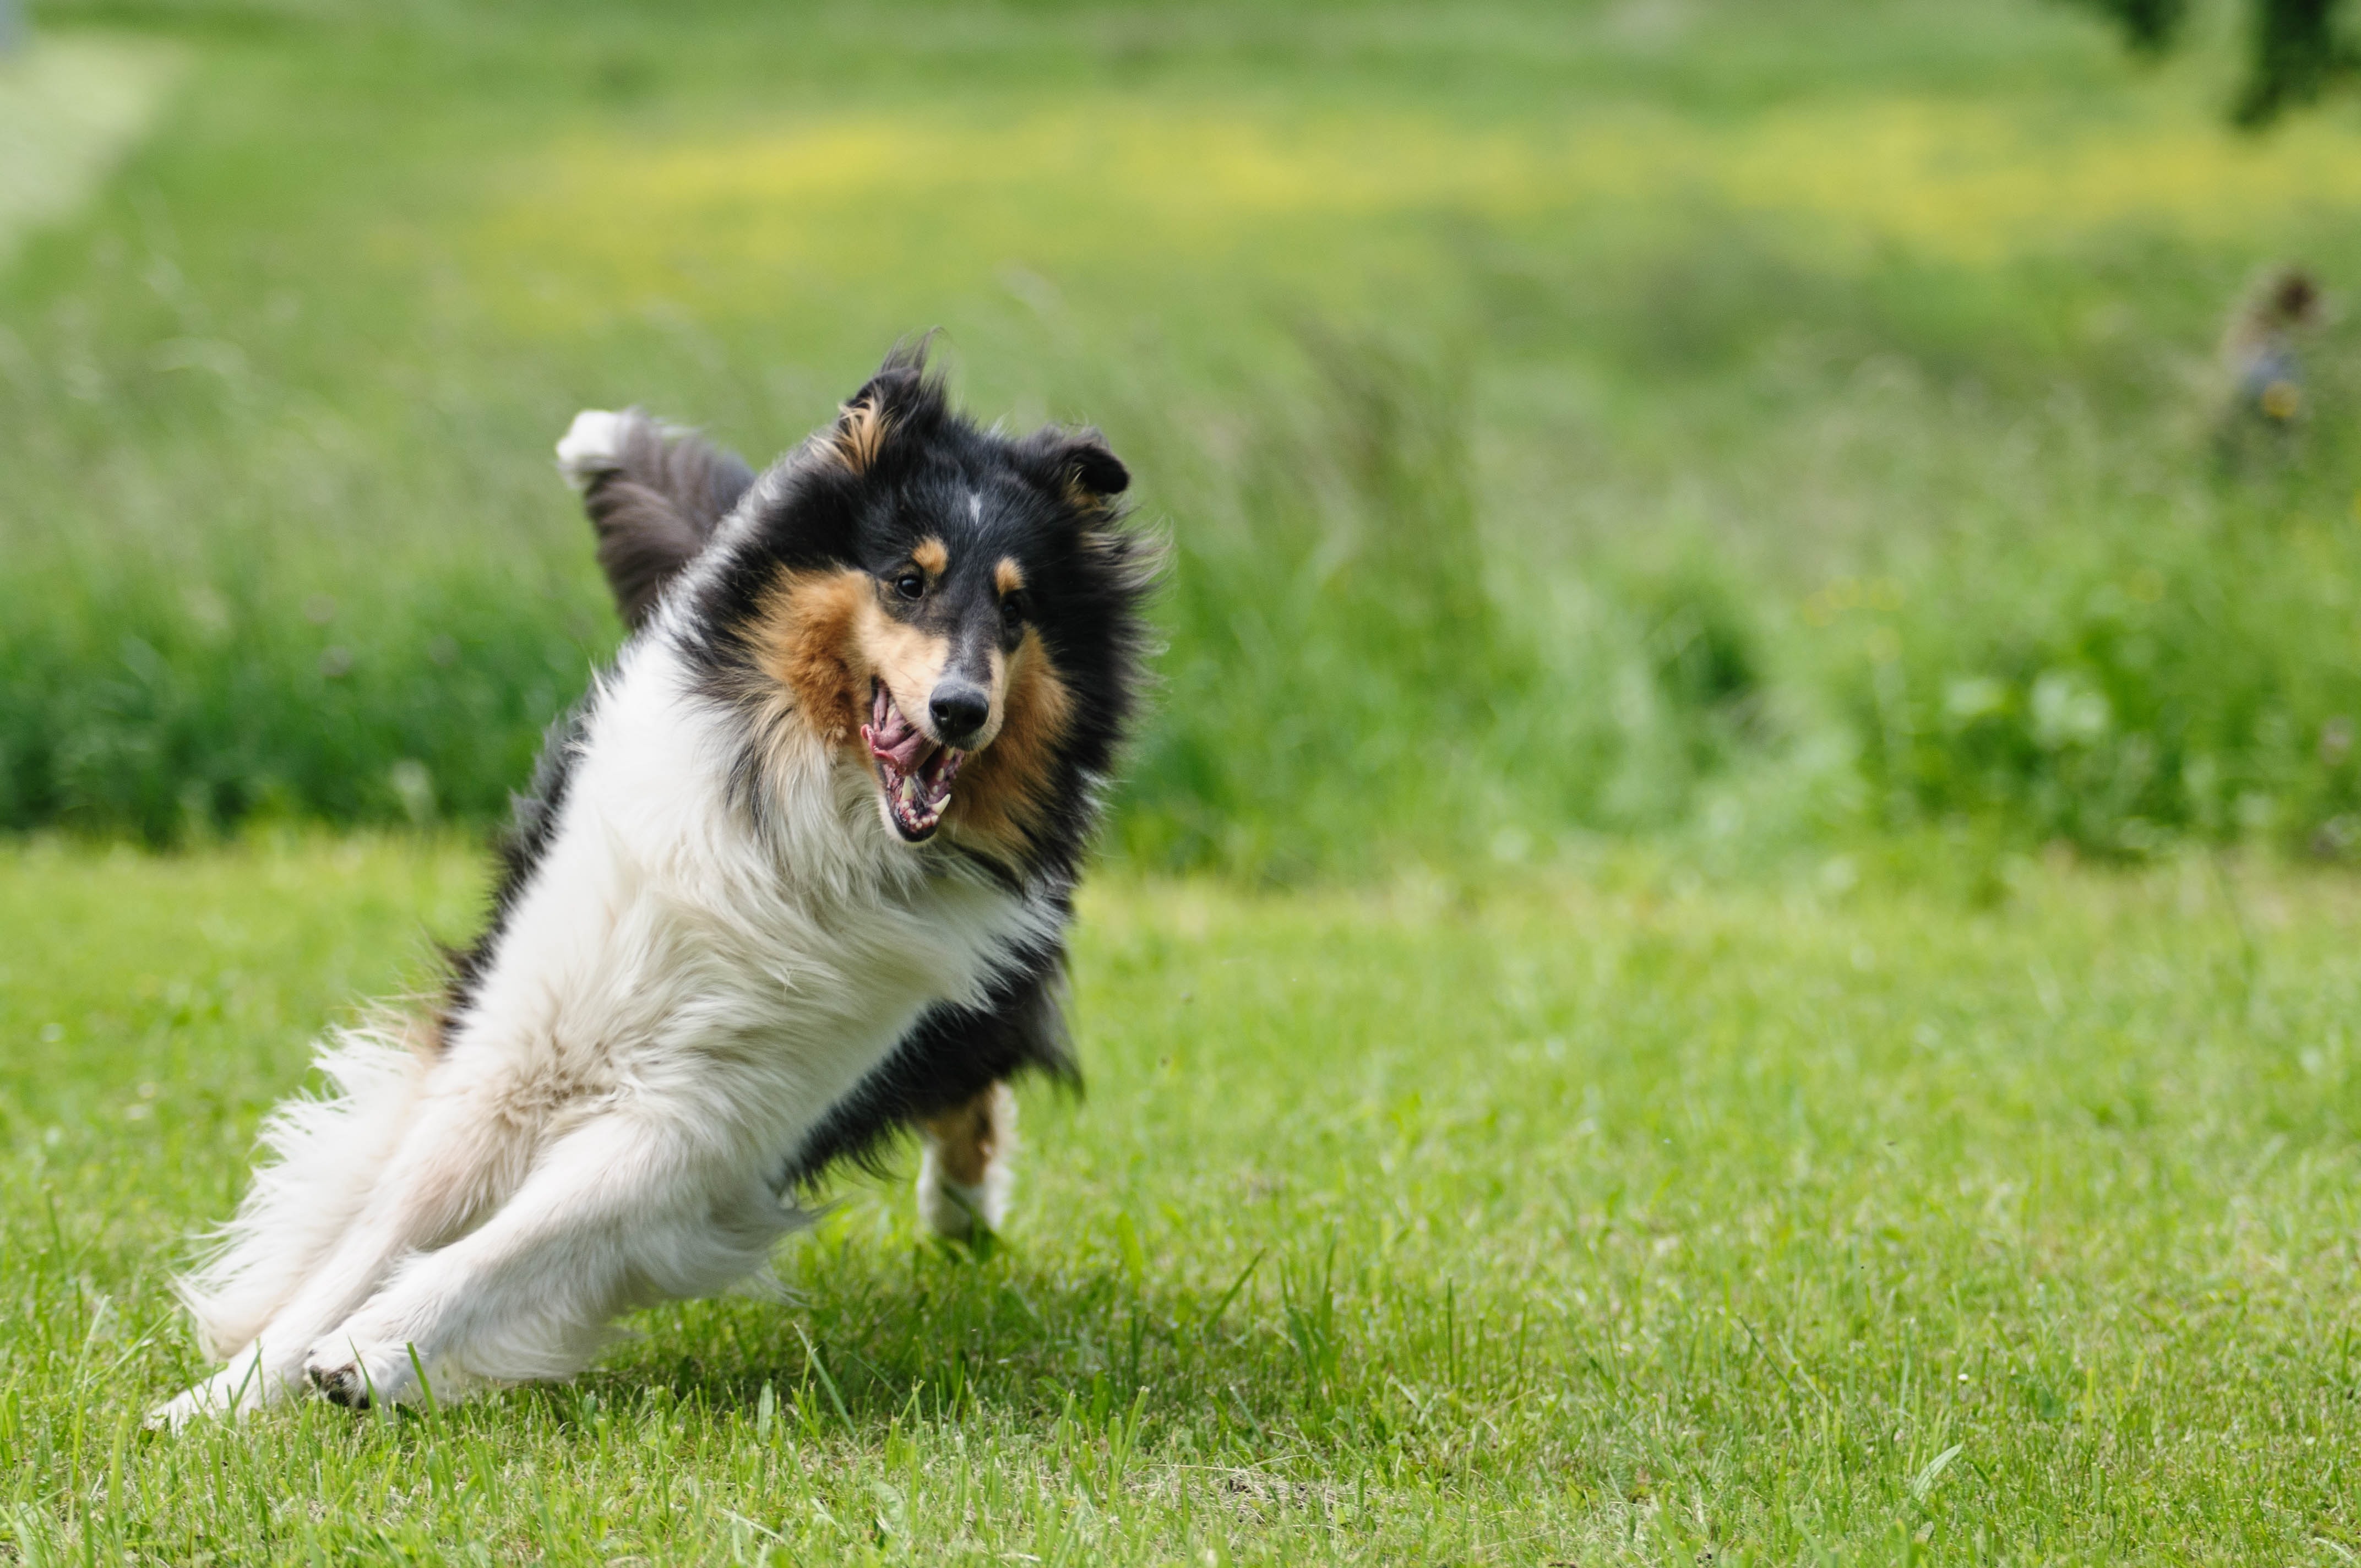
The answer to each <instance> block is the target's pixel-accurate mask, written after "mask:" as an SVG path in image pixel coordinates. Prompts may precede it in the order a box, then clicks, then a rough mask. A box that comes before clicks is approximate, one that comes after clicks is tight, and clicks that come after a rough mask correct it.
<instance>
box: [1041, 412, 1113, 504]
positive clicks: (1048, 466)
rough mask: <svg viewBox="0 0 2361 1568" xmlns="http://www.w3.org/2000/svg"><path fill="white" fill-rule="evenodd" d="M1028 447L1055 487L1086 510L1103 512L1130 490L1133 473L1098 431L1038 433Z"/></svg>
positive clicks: (1070, 500)
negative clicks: (1108, 446) (1118, 497)
mask: <svg viewBox="0 0 2361 1568" xmlns="http://www.w3.org/2000/svg"><path fill="white" fill-rule="evenodd" d="M1025 445H1026V448H1027V456H1029V457H1031V458H1032V460H1033V461H1034V462H1035V463H1036V464H1038V466H1040V468H1041V469H1043V470H1045V471H1046V472H1047V474H1048V475H1049V478H1050V481H1051V483H1052V485H1053V486H1054V488H1056V489H1058V490H1059V491H1060V493H1061V494H1063V495H1064V496H1065V498H1066V499H1067V500H1068V501H1069V502H1071V504H1072V505H1074V506H1075V507H1077V508H1079V509H1081V510H1084V511H1101V510H1105V509H1106V507H1107V506H1108V504H1109V503H1110V502H1112V501H1113V500H1114V499H1115V497H1117V496H1119V495H1121V494H1123V493H1124V491H1126V490H1127V489H1129V488H1131V470H1130V469H1128V468H1126V467H1125V466H1123V459H1122V458H1120V457H1117V456H1116V455H1115V454H1114V453H1113V452H1111V451H1109V450H1108V449H1107V444H1106V438H1105V437H1104V436H1103V435H1101V434H1100V433H1098V432H1097V431H1095V430H1083V431H1073V432H1068V431H1062V430H1044V431H1038V432H1036V433H1034V434H1033V435H1032V436H1030V437H1029V438H1027V441H1026V443H1025Z"/></svg>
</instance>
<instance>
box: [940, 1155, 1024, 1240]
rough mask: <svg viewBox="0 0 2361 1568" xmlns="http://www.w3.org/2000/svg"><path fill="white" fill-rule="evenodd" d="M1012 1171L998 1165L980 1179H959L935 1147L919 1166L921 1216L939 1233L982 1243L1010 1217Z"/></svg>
mask: <svg viewBox="0 0 2361 1568" xmlns="http://www.w3.org/2000/svg"><path fill="white" fill-rule="evenodd" d="M1011 1185H1012V1184H1011V1182H1010V1180H1009V1176H1008V1171H1007V1169H1006V1168H1005V1167H998V1166H995V1167H994V1168H992V1169H989V1170H987V1171H986V1172H985V1173H984V1178H983V1180H982V1181H978V1182H972V1183H970V1182H964V1181H955V1180H953V1179H951V1177H950V1173H949V1172H948V1171H945V1170H944V1169H943V1168H941V1165H940V1163H939V1161H937V1160H936V1159H935V1158H934V1157H933V1153H932V1151H931V1150H929V1151H928V1157H927V1158H925V1159H924V1160H922V1161H921V1162H920V1165H919V1169H918V1218H919V1219H920V1220H922V1221H924V1222H925V1223H926V1225H927V1228H928V1230H931V1231H933V1232H934V1233H935V1234H937V1235H939V1236H942V1237H944V1238H946V1239H948V1240H950V1241H955V1242H969V1243H972V1244H981V1243H983V1242H985V1241H986V1240H987V1239H988V1238H990V1237H992V1236H994V1235H995V1234H998V1232H999V1230H1000V1226H1001V1223H1002V1222H1003V1221H1004V1220H1005V1219H1006V1218H1007V1217H1008V1190H1009V1187H1010V1186H1011Z"/></svg>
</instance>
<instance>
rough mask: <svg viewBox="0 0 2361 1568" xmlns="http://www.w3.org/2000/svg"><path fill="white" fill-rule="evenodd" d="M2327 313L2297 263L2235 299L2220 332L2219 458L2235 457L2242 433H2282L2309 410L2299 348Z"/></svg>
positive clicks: (2279, 269)
mask: <svg viewBox="0 0 2361 1568" xmlns="http://www.w3.org/2000/svg"><path fill="white" fill-rule="evenodd" d="M2327 313H2328V301H2327V296H2326V295H2325V294H2323V292H2322V291H2321V287H2320V280H2318V279H2316V278H2314V277H2313V276H2312V273H2311V272H2310V270H2308V269H2305V268H2301V267H2274V268H2272V269H2270V270H2269V271H2268V272H2265V273H2264V274H2263V275H2262V276H2261V277H2260V278H2258V279H2257V280H2256V281H2255V282H2254V283H2253V285H2251V286H2250V287H2249V288H2248V289H2247V290H2246V294H2245V295H2244V297H2242V298H2241V299H2240V300H2239V302H2238V304H2237V307H2236V308H2235V310H2233V311H2232V312H2231V313H2230V323H2229V325H2228V327H2227V328H2225V329H2224V332H2223V334H2222V366H2223V368H2224V370H2226V371H2228V372H2229V376H2230V401H2229V406H2228V407H2227V408H2225V409H2224V411H2223V416H2222V432H2221V434H2222V440H2223V442H2224V456H2225V457H2232V458H2235V457H2236V456H2238V455H2241V451H2240V449H2241V447H2242V446H2243V444H2245V443H2246V436H2247V434H2248V433H2250V432H2265V433H2276V434H2278V435H2280V436H2284V435H2286V434H2287V433H2291V432H2292V431H2293V430H2294V429H2295V428H2296V426H2297V424H2298V423H2299V422H2301V420H2302V419H2303V418H2304V416H2305V415H2306V414H2307V413H2309V412H2310V408H2309V406H2308V402H2307V400H2306V397H2305V392H2304V375H2303V356H2302V354H2301V346H2302V342H2303V340H2304V339H2305V338H2306V337H2308V336H2309V335H2311V334H2312V332H2313V331H2314V330H2315V329H2316V328H2317V327H2319V325H2320V324H2321V322H2322V320H2323V318H2324V317H2325V316H2326V315H2327Z"/></svg>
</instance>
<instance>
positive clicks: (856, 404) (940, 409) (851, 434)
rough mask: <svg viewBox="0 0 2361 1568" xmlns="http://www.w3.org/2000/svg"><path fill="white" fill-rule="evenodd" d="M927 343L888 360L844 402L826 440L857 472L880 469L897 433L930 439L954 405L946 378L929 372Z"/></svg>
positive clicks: (901, 350) (921, 342) (898, 352)
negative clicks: (948, 397) (948, 395)
mask: <svg viewBox="0 0 2361 1568" xmlns="http://www.w3.org/2000/svg"><path fill="white" fill-rule="evenodd" d="M927 346H928V339H926V338H920V339H919V340H917V342H916V343H913V344H906V345H902V346H899V347H897V348H895V350H894V352H893V353H891V354H889V355H887V356H885V363H884V365H883V366H881V367H879V368H878V371H877V374H875V375H874V376H872V377H871V378H869V379H868V380H867V381H866V382H864V383H862V388H861V390H859V391H857V392H855V393H853V394H852V396H851V397H850V398H847V399H846V400H845V401H844V409H843V411H842V412H840V413H839V414H838V415H837V419H836V424H835V426H834V427H833V428H832V429H830V430H829V433H828V436H827V444H828V447H829V451H831V452H832V453H833V454H834V455H835V456H836V458H837V460H838V461H839V462H840V463H842V464H843V465H844V466H846V467H847V468H849V469H851V471H852V472H854V473H855V474H865V473H867V472H868V471H869V470H870V469H872V468H873V467H875V466H877V461H878V459H879V458H880V457H881V456H883V455H884V452H885V449H886V447H887V445H888V444H890V443H891V442H892V441H893V439H894V438H895V436H896V435H925V434H927V433H929V432H930V431H932V429H933V428H934V427H935V426H936V425H938V424H940V423H941V422H942V419H943V415H944V412H945V411H946V410H947V409H948V407H949V406H950V405H949V402H948V400H946V397H945V394H944V392H943V383H942V379H941V378H939V377H938V376H935V375H932V374H930V373H929V372H928V369H927Z"/></svg>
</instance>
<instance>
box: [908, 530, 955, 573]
mask: <svg viewBox="0 0 2361 1568" xmlns="http://www.w3.org/2000/svg"><path fill="white" fill-rule="evenodd" d="M910 559H911V560H913V561H915V562H917V565H918V570H920V571H922V572H924V573H926V574H927V576H930V577H939V576H942V575H943V568H945V567H946V566H949V565H950V564H951V553H950V551H948V550H946V549H944V548H943V542H942V541H941V540H939V539H937V538H936V537H935V536H934V535H933V534H931V533H930V534H928V535H927V537H926V538H924V539H921V540H919V541H918V547H917V549H916V550H913V551H911V552H910Z"/></svg>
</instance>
